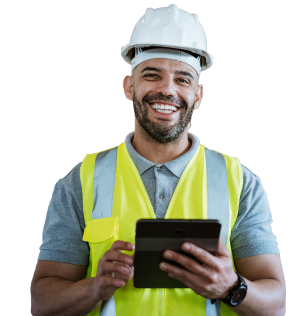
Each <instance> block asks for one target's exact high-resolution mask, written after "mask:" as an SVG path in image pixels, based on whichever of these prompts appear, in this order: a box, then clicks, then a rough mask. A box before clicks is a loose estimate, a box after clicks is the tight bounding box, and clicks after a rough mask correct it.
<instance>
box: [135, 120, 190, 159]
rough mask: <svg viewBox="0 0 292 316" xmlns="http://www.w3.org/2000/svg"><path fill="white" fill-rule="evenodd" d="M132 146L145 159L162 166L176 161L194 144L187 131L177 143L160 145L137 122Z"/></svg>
mask: <svg viewBox="0 0 292 316" xmlns="http://www.w3.org/2000/svg"><path fill="white" fill-rule="evenodd" d="M132 145H133V147H134V148H135V150H136V151H137V152H138V153H139V154H140V155H141V156H142V157H144V158H145V159H147V160H149V161H151V162H154V163H157V164H162V163H166V162H168V161H171V160H174V159H176V158H178V157H179V156H181V155H183V154H184V153H186V152H187V151H188V150H189V149H190V147H191V145H192V143H191V141H189V139H188V130H187V129H186V130H185V131H184V132H183V133H182V134H181V136H180V137H179V138H178V139H176V140H175V141H173V142H170V143H165V144H162V143H159V142H158V141H157V140H155V139H153V138H152V137H151V136H149V135H148V134H147V132H145V130H144V129H142V127H141V126H140V125H139V123H138V122H136V124H135V135H134V138H133V140H132Z"/></svg>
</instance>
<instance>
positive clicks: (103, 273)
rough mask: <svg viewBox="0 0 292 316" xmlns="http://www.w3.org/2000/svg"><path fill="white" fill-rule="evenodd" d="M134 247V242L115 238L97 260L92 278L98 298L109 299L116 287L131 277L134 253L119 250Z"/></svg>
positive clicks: (101, 299) (132, 248)
mask: <svg viewBox="0 0 292 316" xmlns="http://www.w3.org/2000/svg"><path fill="white" fill-rule="evenodd" d="M134 249H135V245H134V244H132V243H130V242H125V241H121V240H117V241H115V242H114V243H113V244H112V246H111V248H110V249H109V250H108V251H107V252H105V253H104V255H103V256H102V258H101V259H100V260H99V262H98V267H97V272H96V276H95V280H94V288H95V289H96V296H97V298H98V300H100V301H104V300H108V299H110V298H111V297H112V296H113V295H114V293H115V291H116V290H117V289H119V288H120V287H122V286H124V285H125V284H126V283H127V282H128V281H129V280H130V279H131V278H132V276H133V274H134V265H133V263H134V254H133V255H132V256H129V255H126V254H124V253H122V252H121V251H122V250H127V251H132V250H134Z"/></svg>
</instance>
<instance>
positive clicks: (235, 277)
mask: <svg viewBox="0 0 292 316" xmlns="http://www.w3.org/2000/svg"><path fill="white" fill-rule="evenodd" d="M229 280H230V284H229V286H228V288H227V289H226V291H225V292H224V293H223V294H222V296H221V297H218V299H219V300H221V299H225V298H226V297H227V296H228V294H229V292H230V291H231V290H232V289H233V288H234V287H236V286H238V285H239V280H238V275H237V274H236V272H235V271H233V273H232V275H231V277H230V278H229Z"/></svg>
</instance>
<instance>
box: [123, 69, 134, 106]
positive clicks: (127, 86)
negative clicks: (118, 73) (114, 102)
mask: <svg viewBox="0 0 292 316" xmlns="http://www.w3.org/2000/svg"><path fill="white" fill-rule="evenodd" d="M133 84H134V80H133V78H132V76H131V75H127V76H125V77H124V79H123V81H122V87H123V91H124V95H125V97H126V99H127V100H129V101H132V100H133Z"/></svg>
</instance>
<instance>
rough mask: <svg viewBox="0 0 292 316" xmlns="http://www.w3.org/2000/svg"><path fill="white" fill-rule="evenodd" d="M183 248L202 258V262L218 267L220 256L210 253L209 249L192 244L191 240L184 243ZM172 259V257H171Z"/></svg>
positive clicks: (199, 258)
mask: <svg viewBox="0 0 292 316" xmlns="http://www.w3.org/2000/svg"><path fill="white" fill-rule="evenodd" d="M182 249H183V250H184V251H185V252H188V253H190V254H191V255H193V256H194V257H196V258H197V259H198V260H200V261H201V262H202V263H205V264H206V265H207V266H209V267H216V266H217V264H218V262H217V261H218V258H216V257H215V256H213V255H212V254H210V253H209V252H208V251H206V250H204V249H202V248H200V247H198V246H196V245H194V244H191V243H189V242H187V243H184V244H183V245H182ZM171 260H172V259H171Z"/></svg>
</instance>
